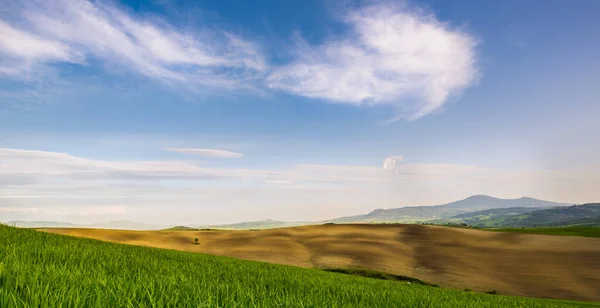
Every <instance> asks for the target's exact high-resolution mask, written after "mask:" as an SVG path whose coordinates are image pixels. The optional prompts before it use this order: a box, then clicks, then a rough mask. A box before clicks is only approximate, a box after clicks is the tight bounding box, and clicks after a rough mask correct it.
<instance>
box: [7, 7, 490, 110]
mask: <svg viewBox="0 0 600 308" xmlns="http://www.w3.org/2000/svg"><path fill="white" fill-rule="evenodd" d="M8 12H9V13H10V14H11V15H14V16H19V18H10V22H9V21H8V20H9V19H8V18H5V16H6V14H5V16H2V15H0V59H4V60H2V61H0V75H4V76H13V77H14V76H19V77H22V76H29V74H28V73H29V72H36V74H33V75H34V76H41V77H44V75H43V74H40V72H42V73H43V72H44V71H52V70H53V69H57V70H59V66H60V64H61V63H74V64H77V65H79V67H81V68H85V67H87V66H92V65H96V64H97V63H101V64H102V65H104V67H105V68H106V70H107V71H109V73H111V68H118V69H117V70H123V69H126V70H128V71H131V72H135V73H138V74H140V75H142V76H146V77H149V78H152V79H155V80H158V81H160V82H163V83H166V84H169V85H173V86H177V87H184V88H186V89H187V90H188V91H191V92H194V91H196V92H197V90H198V89H203V90H204V89H223V88H224V89H228V90H239V89H246V90H248V89H252V90H255V91H258V92H263V91H264V89H273V90H278V91H286V92H290V93H294V94H297V95H301V96H306V97H311V98H316V99H321V100H324V101H329V102H338V103H345V104H352V105H360V104H369V105H385V106H392V107H393V108H394V110H395V112H396V113H397V114H400V116H410V117H411V118H413V119H414V118H419V117H421V116H424V115H426V114H429V113H431V112H433V111H435V110H437V109H439V108H440V107H441V106H442V105H443V104H444V103H446V102H447V101H448V99H449V98H450V96H452V95H453V94H458V93H460V92H461V91H462V90H464V89H465V88H467V87H468V86H470V85H472V84H473V83H474V82H475V81H476V79H477V76H478V71H477V67H476V50H475V47H476V40H475V39H474V37H473V36H472V35H470V34H469V33H467V32H466V31H464V30H462V29H460V28H455V27H452V26H450V25H448V24H446V23H443V22H441V21H439V20H437V19H436V17H435V16H433V15H432V14H426V13H424V12H422V11H419V10H415V9H413V8H410V7H408V6H405V5H404V6H402V5H388V4H377V5H371V6H367V7H362V8H357V9H353V10H349V11H347V12H346V13H345V14H344V15H343V16H342V21H343V22H344V23H345V24H346V25H347V27H348V29H349V31H348V32H347V34H346V35H342V36H338V37H334V38H331V39H329V40H326V41H325V42H323V43H321V44H318V45H311V44H309V43H308V42H305V41H304V40H303V39H302V38H301V37H300V36H299V35H298V36H297V39H296V43H295V44H292V46H290V48H289V50H293V52H292V53H293V57H292V60H291V61H289V62H287V63H285V62H283V63H281V62H279V63H271V64H269V63H268V62H269V61H268V60H267V59H268V53H267V51H268V49H267V48H264V47H268V46H260V44H258V43H257V42H256V41H253V40H252V39H249V38H248V37H247V36H242V35H239V34H236V33H233V32H232V31H227V30H223V29H219V28H218V27H216V25H214V24H201V27H194V28H182V27H179V26H175V25H174V24H173V23H169V21H167V20H165V19H161V18H159V17H157V16H150V15H141V14H139V13H134V12H130V11H128V10H127V9H125V8H124V7H122V6H118V5H113V4H111V3H109V2H106V1H85V0H48V1H38V0H27V1H25V2H24V4H23V5H21V6H18V9H12V10H11V9H9V10H8ZM117 70H115V71H117ZM59 71H60V70H59ZM113 73H114V72H113ZM53 78H55V77H53ZM204 92H206V91H203V93H204ZM395 116H397V115H395Z"/></svg>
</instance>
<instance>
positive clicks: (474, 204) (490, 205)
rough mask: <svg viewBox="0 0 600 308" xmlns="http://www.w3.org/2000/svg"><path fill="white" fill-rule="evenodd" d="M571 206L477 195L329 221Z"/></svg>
mask: <svg viewBox="0 0 600 308" xmlns="http://www.w3.org/2000/svg"><path fill="white" fill-rule="evenodd" d="M567 205H569V204H565V203H556V202H550V201H544V200H537V199H533V198H527V197H523V198H519V199H499V198H494V197H490V196H483V195H476V196H471V197H469V198H466V199H464V200H459V201H455V202H451V203H447V204H442V205H433V206H407V207H401V208H396V209H377V210H374V211H372V212H371V213H369V214H366V215H358V216H349V217H341V218H336V219H331V220H328V222H335V223H355V222H416V221H428V220H435V219H446V218H450V217H453V216H456V215H460V214H464V213H469V212H474V211H481V210H490V209H501V208H516V207H519V208H524V207H527V208H539V207H555V206H567Z"/></svg>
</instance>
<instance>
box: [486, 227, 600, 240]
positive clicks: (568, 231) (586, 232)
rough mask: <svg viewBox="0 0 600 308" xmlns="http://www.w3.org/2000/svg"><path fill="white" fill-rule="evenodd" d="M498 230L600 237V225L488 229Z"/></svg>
mask: <svg viewBox="0 0 600 308" xmlns="http://www.w3.org/2000/svg"><path fill="white" fill-rule="evenodd" d="M487 230H490V231H496V232H516V233H531V234H550V235H566V236H585V237H600V225H599V226H596V227H589V226H569V227H545V228H544V227H538V228H493V229H487Z"/></svg>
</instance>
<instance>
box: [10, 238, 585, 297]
mask: <svg viewBox="0 0 600 308" xmlns="http://www.w3.org/2000/svg"><path fill="white" fill-rule="evenodd" d="M0 262H1V264H2V270H1V271H0V307H585V306H594V305H595V304H593V303H580V302H566V301H553V300H542V299H533V298H522V297H510V296H502V295H494V296H492V295H487V294H480V293H472V292H463V291H459V290H448V289H442V288H433V287H430V286H426V285H420V284H416V283H415V284H413V283H411V284H407V283H398V282H396V281H386V280H378V279H368V278H365V277H358V276H355V275H343V274H339V273H332V272H326V271H322V270H317V269H305V268H297V267H292V266H284V265H274V264H268V263H262V262H253V261H244V260H237V259H232V258H226V257H218V256H210V255H204V254H198V253H189V252H182V251H175V250H164V249H157V248H148V247H139V246H130V245H122V244H114V243H108V242H101V241H97V240H91V239H84V238H74V237H69V236H61V235H56V234H49V233H44V232H38V231H35V230H28V229H19V228H13V227H7V226H0Z"/></svg>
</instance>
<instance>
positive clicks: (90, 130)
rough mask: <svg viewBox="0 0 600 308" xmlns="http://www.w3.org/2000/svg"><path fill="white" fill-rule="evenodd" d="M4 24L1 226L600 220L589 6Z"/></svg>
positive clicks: (211, 11)
mask: <svg viewBox="0 0 600 308" xmlns="http://www.w3.org/2000/svg"><path fill="white" fill-rule="evenodd" d="M0 7H1V8H2V9H0V221H10V220H46V221H69V222H75V223H93V222H105V221H110V220H125V219H127V220H133V221H136V222H146V223H161V224H221V223H233V222H239V221H251V220H262V219H267V218H270V219H277V220H287V221H298V220H323V219H328V218H334V217H339V216H346V215H355V214H362V213H367V212H370V211H372V210H374V209H376V208H395V207H402V206H407V205H434V204H442V203H446V202H450V201H454V200H458V199H462V198H466V197H468V196H470V195H475V194H487V195H492V196H496V197H501V198H518V197H521V196H529V197H535V198H539V199H545V200H550V201H560V202H570V203H585V202H598V201H600V190H599V189H598V187H600V142H598V140H600V121H598V119H599V118H600V87H599V86H598V85H599V84H600V57H598V55H599V54H600V19H598V18H597V12H600V2H599V1H595V0H587V1H586V0H578V1H570V0H565V1H558V0H552V1H533V0H531V1H517V0H502V1H454V2H450V1H443V0H440V1H416V0H415V1H404V2H403V1H393V2H390V1H387V2H386V1H347V0H344V1H329V0H318V1H276V0H271V1H266V0H260V1H233V0H221V1H207V0H201V1H191V0H189V1H169V0H161V1H141V0H130V1H100V0H98V1H80V0H68V1H67V0H45V1H37V0H24V1H20V2H17V1H11V0H0Z"/></svg>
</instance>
